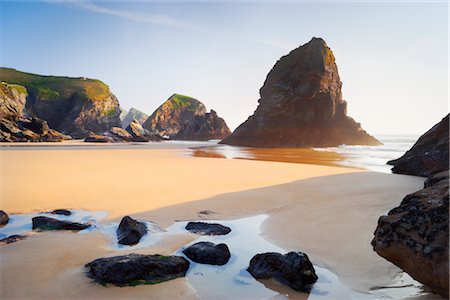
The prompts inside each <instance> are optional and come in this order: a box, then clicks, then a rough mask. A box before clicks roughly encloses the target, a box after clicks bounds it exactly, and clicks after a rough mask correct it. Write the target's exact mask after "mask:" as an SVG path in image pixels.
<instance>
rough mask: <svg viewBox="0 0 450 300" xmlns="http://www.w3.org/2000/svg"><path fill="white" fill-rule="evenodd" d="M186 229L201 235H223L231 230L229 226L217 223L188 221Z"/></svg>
mask: <svg viewBox="0 0 450 300" xmlns="http://www.w3.org/2000/svg"><path fill="white" fill-rule="evenodd" d="M185 228H186V230H189V231H190V232H192V233H196V234H201V235H225V234H229V233H230V232H231V228H230V227H228V226H224V225H221V224H217V223H205V222H189V223H187V225H186V227H185Z"/></svg>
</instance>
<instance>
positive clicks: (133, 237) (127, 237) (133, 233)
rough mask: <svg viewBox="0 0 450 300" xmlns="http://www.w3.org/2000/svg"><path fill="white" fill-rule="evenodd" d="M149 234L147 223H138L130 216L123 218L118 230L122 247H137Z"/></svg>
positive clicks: (118, 237)
mask: <svg viewBox="0 0 450 300" xmlns="http://www.w3.org/2000/svg"><path fill="white" fill-rule="evenodd" d="M146 234H147V226H146V225H145V223H142V222H139V221H136V220H135V219H133V218H130V217H129V216H125V217H123V219H122V221H120V224H119V228H118V229H117V239H118V240H119V244H122V245H135V244H137V243H139V241H140V240H141V238H142V237H143V236H144V235H146Z"/></svg>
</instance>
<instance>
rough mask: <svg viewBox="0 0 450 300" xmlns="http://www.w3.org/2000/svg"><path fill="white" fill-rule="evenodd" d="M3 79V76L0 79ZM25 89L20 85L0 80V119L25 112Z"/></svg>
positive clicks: (26, 94)
mask: <svg viewBox="0 0 450 300" xmlns="http://www.w3.org/2000/svg"><path fill="white" fill-rule="evenodd" d="M1 80H2V81H3V78H2V79H1ZM27 96H28V92H27V89H26V88H25V87H23V86H21V85H17V84H8V83H6V82H0V119H15V118H16V117H17V116H22V115H25V114H26V110H25V103H26V100H27Z"/></svg>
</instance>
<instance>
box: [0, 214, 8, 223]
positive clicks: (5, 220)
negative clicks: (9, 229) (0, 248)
mask: <svg viewBox="0 0 450 300" xmlns="http://www.w3.org/2000/svg"><path fill="white" fill-rule="evenodd" d="M8 222H9V216H8V214H7V213H5V212H4V211H3V210H0V226H3V225H6V224H8Z"/></svg>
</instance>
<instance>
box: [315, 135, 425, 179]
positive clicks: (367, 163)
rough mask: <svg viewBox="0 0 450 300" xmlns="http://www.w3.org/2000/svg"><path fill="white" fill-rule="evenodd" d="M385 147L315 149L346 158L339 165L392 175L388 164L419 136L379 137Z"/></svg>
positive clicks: (344, 146) (409, 146)
mask: <svg viewBox="0 0 450 300" xmlns="http://www.w3.org/2000/svg"><path fill="white" fill-rule="evenodd" d="M375 137H376V138H377V139H378V140H379V141H380V142H382V143H383V145H380V146H347V145H341V146H339V147H329V148H314V150H317V151H328V152H336V153H339V154H341V155H343V156H344V157H345V158H344V160H342V161H341V162H338V164H342V165H343V166H349V167H357V168H363V169H367V170H371V171H375V172H383V173H392V172H391V168H392V166H390V165H387V164H386V163H387V162H388V161H390V160H392V159H397V158H399V157H401V156H402V155H403V154H405V152H406V151H408V150H409V149H411V147H412V146H413V145H414V143H415V142H416V141H417V139H418V138H419V135H377V136H375Z"/></svg>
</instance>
